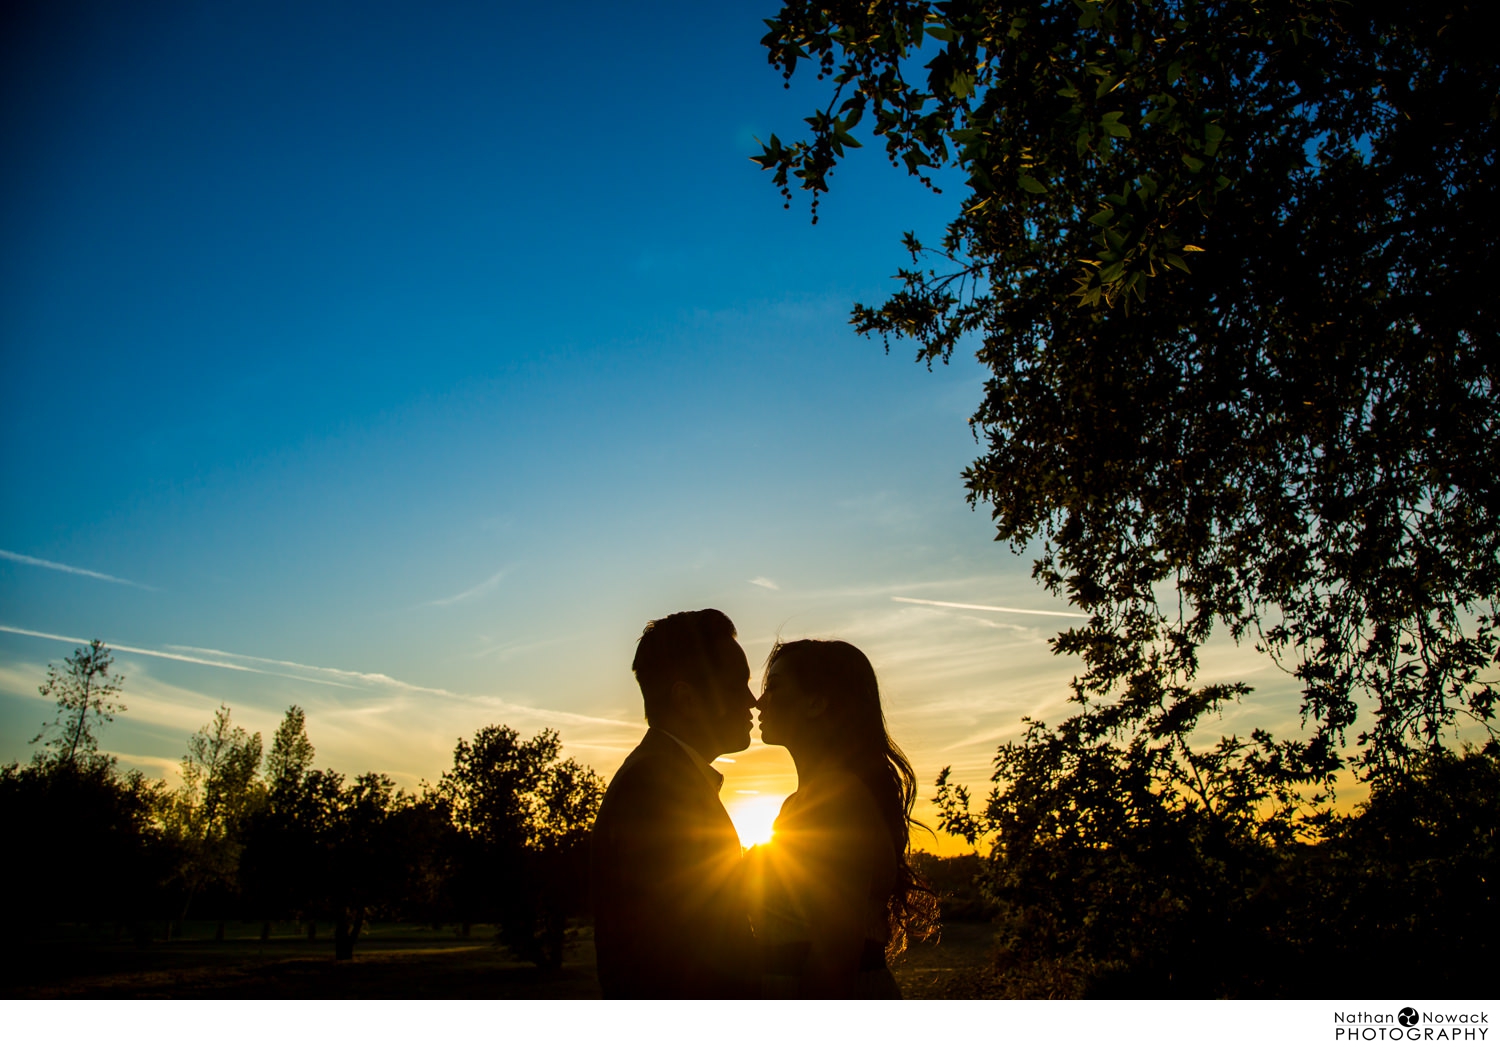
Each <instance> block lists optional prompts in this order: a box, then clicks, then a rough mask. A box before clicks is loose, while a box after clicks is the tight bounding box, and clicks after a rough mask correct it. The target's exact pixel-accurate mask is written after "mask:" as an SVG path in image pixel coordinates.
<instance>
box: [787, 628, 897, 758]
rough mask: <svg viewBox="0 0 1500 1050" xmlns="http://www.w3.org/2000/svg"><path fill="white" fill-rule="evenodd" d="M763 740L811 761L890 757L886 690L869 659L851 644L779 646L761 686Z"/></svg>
mask: <svg viewBox="0 0 1500 1050" xmlns="http://www.w3.org/2000/svg"><path fill="white" fill-rule="evenodd" d="M758 706H759V707H760V709H761V717H760V722H761V739H763V740H764V741H765V742H766V743H768V744H780V745H782V746H783V747H786V748H787V749H789V750H791V751H792V752H793V753H794V754H795V753H797V752H799V751H801V752H803V753H806V754H807V755H808V757H813V755H814V754H817V755H819V757H821V755H822V754H823V753H824V752H833V753H834V754H835V755H836V756H837V757H839V758H843V759H846V760H847V759H850V758H852V759H854V760H855V761H856V762H857V761H858V759H859V758H860V757H862V756H863V757H869V758H871V759H876V758H881V757H883V756H884V754H885V751H886V747H887V745H888V744H889V742H890V738H889V737H888V736H887V735H886V731H885V718H884V716H883V715H882V713H881V710H880V687H879V686H878V685H877V684H876V681H875V669H874V668H873V667H871V666H870V661H869V660H868V659H867V658H866V657H865V654H864V653H862V652H860V651H859V650H858V649H856V648H855V647H854V646H852V645H850V644H849V643H848V642H837V641H832V642H825V641H819V640H816V639H812V638H804V639H802V640H801V641H796V642H777V643H776V645H775V647H774V648H773V649H772V650H771V655H770V656H769V657H767V659H766V673H765V676H764V678H763V680H762V682H761V701H760V703H759V705H758Z"/></svg>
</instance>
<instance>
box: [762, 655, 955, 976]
mask: <svg viewBox="0 0 1500 1050" xmlns="http://www.w3.org/2000/svg"><path fill="white" fill-rule="evenodd" d="M757 706H758V707H759V708H760V731H761V739H762V740H763V741H764V742H765V743H767V744H780V745H782V746H783V747H785V748H786V749H787V750H788V751H789V752H791V756H792V761H793V762H795V763H796V766H797V791H796V793H795V794H793V795H792V796H791V797H790V798H788V799H787V800H786V802H785V804H783V806H782V807H781V814H780V815H779V816H778V817H777V818H776V824H775V836H774V838H773V839H772V841H771V842H770V843H769V844H768V845H765V846H761V847H758V848H757V849H755V850H752V851H751V854H750V856H749V858H747V859H748V862H749V863H748V871H749V875H750V883H751V889H752V900H753V901H754V905H753V911H752V918H753V921H754V924H755V927H756V940H757V942H758V944H759V945H760V946H761V949H762V952H763V973H764V975H765V976H764V982H763V983H764V989H763V990H764V992H765V994H766V995H768V996H771V997H784V996H786V997H812V998H871V999H875V998H899V997H900V995H901V992H900V989H899V988H898V987H897V985H896V980H895V978H894V977H893V976H892V975H891V971H890V969H889V968H888V967H887V966H886V958H887V954H888V953H889V954H894V953H895V952H899V951H900V950H901V949H902V948H903V947H904V946H905V943H906V938H907V935H908V934H912V935H916V936H926V935H927V934H928V933H929V932H930V931H931V930H932V929H934V928H935V926H936V913H937V908H936V901H935V899H934V898H933V896H932V895H931V893H929V892H928V891H927V889H926V887H925V886H924V885H923V884H922V883H921V881H920V880H919V879H918V878H917V877H916V875H915V873H914V872H913V871H912V869H911V866H910V864H909V863H908V861H907V847H908V845H909V843H910V829H911V825H912V824H913V823H914V821H913V820H912V819H911V808H912V803H913V802H914V801H915V800H916V793H917V786H916V775H915V774H914V773H913V772H912V768H911V763H909V762H908V761H907V760H906V756H905V755H903V754H902V753H901V750H900V748H898V747H897V746H896V745H895V744H894V743H893V742H892V741H891V738H890V736H889V734H887V732H886V728H885V718H884V716H883V715H882V714H881V711H880V689H879V686H878V685H877V684H876V682H875V671H874V669H873V668H872V667H871V666H870V661H869V660H868V659H866V658H865V654H864V653H862V652H860V651H859V650H858V649H856V648H855V647H854V646H852V645H850V644H849V643H848V642H837V641H814V640H811V639H805V640H803V641H796V642H778V643H777V644H776V646H775V648H773V649H772V650H771V655H770V657H769V658H768V659H767V661H766V673H765V679H764V682H763V684H762V690H761V696H760V700H759V702H758V704H757Z"/></svg>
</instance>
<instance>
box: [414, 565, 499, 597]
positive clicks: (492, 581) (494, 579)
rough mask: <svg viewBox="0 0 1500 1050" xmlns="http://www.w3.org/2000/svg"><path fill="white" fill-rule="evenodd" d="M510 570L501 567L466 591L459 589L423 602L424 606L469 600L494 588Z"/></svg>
mask: <svg viewBox="0 0 1500 1050" xmlns="http://www.w3.org/2000/svg"><path fill="white" fill-rule="evenodd" d="M508 572H510V569H509V568H504V569H501V570H500V571H499V572H497V573H495V575H493V576H491V577H490V578H489V579H487V580H484V581H483V582H481V583H476V584H475V585H474V586H472V587H470V588H469V589H468V590H466V591H459V592H458V593H457V594H454V595H450V596H449V597H447V598H434V599H433V600H432V601H430V602H423V603H422V604H423V605H424V606H425V605H453V604H454V603H456V602H462V601H467V600H468V599H470V598H475V597H478V596H479V595H481V594H483V593H484V592H485V591H488V590H491V589H492V588H494V586H495V585H496V584H497V583H499V582H500V581H501V580H502V579H504V578H505V574H506V573H508Z"/></svg>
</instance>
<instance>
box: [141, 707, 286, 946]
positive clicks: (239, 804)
mask: <svg viewBox="0 0 1500 1050" xmlns="http://www.w3.org/2000/svg"><path fill="white" fill-rule="evenodd" d="M260 756H261V740H260V734H259V733H253V734H252V733H247V732H246V731H245V730H244V729H243V728H241V727H240V726H236V725H234V724H233V720H232V719H231V717H230V710H229V707H228V705H225V704H220V705H219V709H218V710H217V711H215V712H214V717H213V721H212V722H210V723H209V724H208V725H206V726H204V727H203V728H202V729H200V730H199V731H198V732H196V733H194V734H193V735H192V737H191V739H190V740H189V742H188V753H187V754H186V755H183V756H182V787H181V788H179V789H178V790H177V791H175V792H173V793H172V794H171V796H170V797H169V799H168V802H167V806H166V812H165V813H164V815H163V822H164V823H165V824H166V826H167V828H168V830H169V831H170V832H171V833H172V834H173V837H175V838H176V839H177V841H178V844H179V847H180V848H181V850H182V857H181V864H180V873H179V874H180V878H181V881H182V883H183V887H184V889H185V891H186V894H185V897H184V900H183V906H182V915H183V917H184V918H186V916H187V913H188V909H189V908H190V907H191V906H192V902H193V898H194V897H195V896H196V895H197V894H198V893H200V892H201V891H203V890H206V889H208V888H210V887H228V886H232V885H233V884H234V883H235V876H236V873H237V871H238V868H239V859H240V848H241V831H242V828H243V826H244V823H245V820H246V818H247V817H248V816H249V815H250V814H251V813H252V812H253V811H254V810H255V808H256V807H257V806H259V805H260V804H261V803H262V802H263V801H264V799H265V789H264V787H263V785H261V783H260V781H259V780H258V779H257V776H256V774H257V772H258V771H259V769H260Z"/></svg>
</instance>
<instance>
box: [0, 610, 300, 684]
mask: <svg viewBox="0 0 1500 1050" xmlns="http://www.w3.org/2000/svg"><path fill="white" fill-rule="evenodd" d="M0 631H5V633H6V634H26V636H27V637H45V639H48V640H49V642H68V643H69V645H89V642H90V640H92V639H87V637H71V636H68V634H51V633H48V631H42V630H27V628H24V627H10V625H7V624H0ZM110 648H111V649H114V651H115V652H133V654H136V655H148V657H156V658H159V660H177V661H178V663H198V664H202V666H204V667H225V669H228V670H245V672H249V673H252V675H267V673H275V672H270V670H260V669H257V667H246V666H242V664H239V663H228V661H225V660H205V658H202V657H193V655H183V654H180V652H162V651H159V649H141V648H136V646H133V645H120V643H117V642H110ZM207 651H210V652H211V649H207ZM223 655H228V654H223ZM284 676H285V678H294V676H296V675H284ZM305 681H320V679H314V678H308V679H305Z"/></svg>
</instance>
